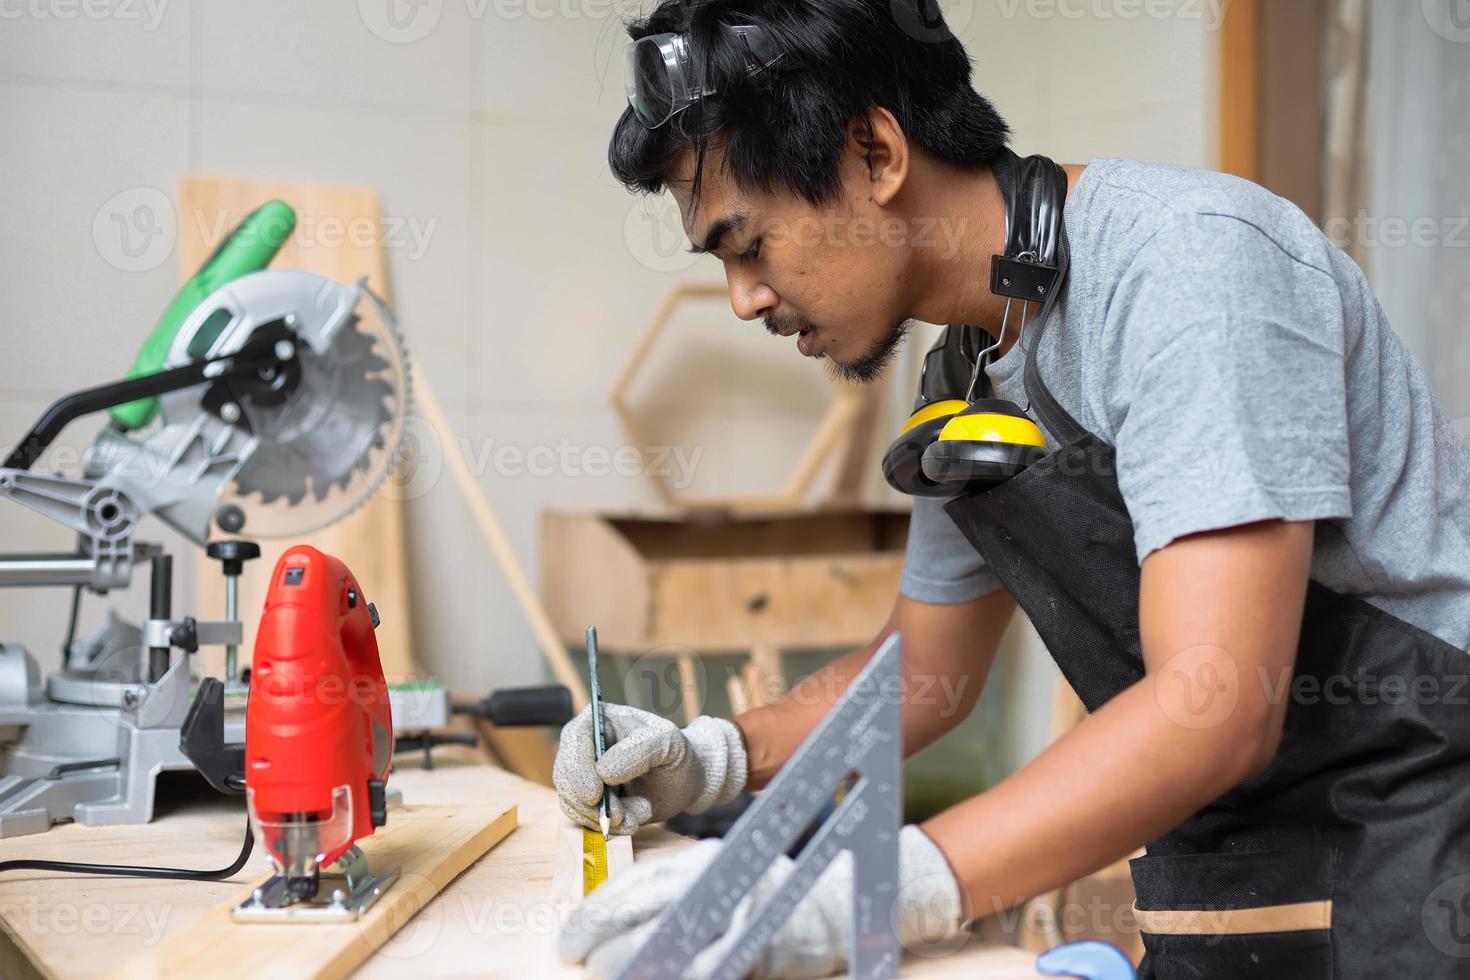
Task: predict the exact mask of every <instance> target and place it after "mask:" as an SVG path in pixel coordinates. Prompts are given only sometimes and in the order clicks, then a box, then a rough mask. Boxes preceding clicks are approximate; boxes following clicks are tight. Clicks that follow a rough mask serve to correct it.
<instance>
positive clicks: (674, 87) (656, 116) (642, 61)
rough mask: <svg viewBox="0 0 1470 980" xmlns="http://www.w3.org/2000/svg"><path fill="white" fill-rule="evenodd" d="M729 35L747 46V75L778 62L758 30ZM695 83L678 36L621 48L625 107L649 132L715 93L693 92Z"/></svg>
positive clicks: (659, 36)
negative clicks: (626, 105)
mask: <svg viewBox="0 0 1470 980" xmlns="http://www.w3.org/2000/svg"><path fill="white" fill-rule="evenodd" d="M730 31H731V32H732V33H734V34H735V35H736V36H737V37H738V38H739V39H740V43H741V44H742V45H744V47H745V50H746V60H747V62H748V67H749V71H750V72H751V74H755V73H756V72H760V71H763V70H765V69H766V68H769V67H770V66H771V65H773V64H775V63H776V62H777V61H779V60H780V57H781V56H780V54H779V53H778V52H777V51H776V50H775V46H774V45H773V44H772V43H771V40H770V38H769V37H767V35H766V32H765V31H764V30H762V29H761V28H759V27H754V26H744V25H742V26H735V27H731V28H730ZM693 79H694V69H693V66H692V64H691V58H690V55H689V42H688V40H687V39H686V38H685V37H684V35H682V34H651V35H649V36H648V37H643V38H639V39H638V40H636V41H634V42H633V43H632V44H629V45H628V46H627V47H626V48H624V49H623V88H624V90H625V91H626V92H627V96H628V105H629V106H631V107H632V109H633V112H634V114H635V115H637V117H638V119H639V121H640V122H642V123H643V125H644V126H646V127H648V128H649V129H655V128H657V127H659V126H662V125H663V124H664V123H666V122H668V121H669V119H670V118H672V117H673V116H674V115H675V114H677V113H679V112H681V111H683V110H684V109H687V108H689V106H691V105H693V104H694V103H695V102H697V101H699V99H700V98H701V97H703V96H709V95H714V94H715V91H714V89H706V90H705V91H703V92H699V91H697V90H696V87H695V86H694V84H693Z"/></svg>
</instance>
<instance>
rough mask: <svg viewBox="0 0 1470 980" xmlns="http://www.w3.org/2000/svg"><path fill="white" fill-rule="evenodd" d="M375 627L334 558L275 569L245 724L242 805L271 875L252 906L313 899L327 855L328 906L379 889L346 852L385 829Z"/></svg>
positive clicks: (384, 740) (389, 724) (300, 552)
mask: <svg viewBox="0 0 1470 980" xmlns="http://www.w3.org/2000/svg"><path fill="white" fill-rule="evenodd" d="M377 624H378V615H377V610H376V609H375V608H374V607H373V605H372V604H371V603H369V602H368V601H367V599H366V597H365V596H364V595H363V591H362V587H361V586H359V585H358V583H357V579H356V578H354V577H353V575H352V573H351V572H350V571H348V569H347V566H346V565H344V564H343V563H342V562H341V561H339V560H338V559H336V558H333V557H332V556H331V555H325V554H323V553H322V552H320V551H318V550H317V549H316V548H313V547H311V546H310V545H297V546H295V547H293V548H291V549H290V550H288V551H287V552H286V553H285V554H283V555H282V556H281V560H280V561H279V562H277V563H276V568H275V571H274V572H272V573H271V584H270V591H269V592H268V594H267V595H266V601H265V612H264V613H263V615H262V616H261V620H260V629H259V632H258V633H257V635H256V642H255V652H254V658H253V665H252V669H251V677H250V698H249V702H248V704H247V707H246V717H245V732H246V734H245V793H246V801H247V805H248V806H249V810H250V819H251V823H252V824H253V826H254V828H255V832H256V835H257V836H258V837H259V839H260V841H261V844H262V845H263V846H264V847H265V849H266V851H267V852H268V853H269V854H270V858H271V861H272V862H273V863H274V864H275V867H276V871H277V878H275V879H272V883H271V885H270V886H267V888H266V889H262V892H261V893H257V895H256V897H255V901H256V903H258V904H260V905H265V906H270V907H273V908H280V907H283V906H287V905H292V904H295V903H310V902H312V901H314V900H315V899H316V896H317V892H318V888H319V886H320V877H319V876H320V873H321V870H322V869H323V868H325V867H326V866H328V865H330V864H332V863H333V862H334V861H337V860H338V859H339V858H343V859H344V860H343V864H344V866H345V867H346V872H345V873H346V876H347V878H348V884H349V888H348V889H347V890H346V892H345V893H344V892H343V891H342V890H340V889H334V891H335V897H336V904H337V905H341V904H342V900H343V898H344V897H345V898H346V899H349V900H350V899H351V898H352V897H353V894H354V892H355V891H357V890H358V888H359V886H363V885H368V886H371V887H377V888H378V889H379V890H381V888H383V887H386V883H385V882H384V881H383V880H382V879H381V878H379V879H377V880H375V881H373V882H368V881H367V877H366V867H365V861H364V860H363V859H362V855H361V852H360V851H358V850H356V849H355V848H353V845H354V843H355V842H357V841H359V840H362V839H363V838H365V837H369V836H371V835H372V833H373V831H374V830H375V829H376V828H377V827H380V826H382V825H383V823H384V822H385V820H386V806H385V799H384V788H385V784H386V781H387V779H388V768H389V764H390V762H391V760H392V756H393V719H392V713H391V710H390V708H389V702H388V686H387V684H386V682H385V681H384V679H383V666H382V663H381V662H380V661H379V659H378V644H377V640H376V638H375V637H374V635H373V630H374V629H375V628H376V627H377ZM349 851H350V852H351V853H350V854H349ZM344 856H345V857H344ZM355 866H356V870H357V871H358V874H357V875H356V876H354V874H353V870H354V867H355ZM354 877H356V878H357V879H358V880H357V881H354V880H353V879H354ZM268 890H269V893H267V891H268ZM327 904H329V905H330V904H331V903H330V902H329V903H327Z"/></svg>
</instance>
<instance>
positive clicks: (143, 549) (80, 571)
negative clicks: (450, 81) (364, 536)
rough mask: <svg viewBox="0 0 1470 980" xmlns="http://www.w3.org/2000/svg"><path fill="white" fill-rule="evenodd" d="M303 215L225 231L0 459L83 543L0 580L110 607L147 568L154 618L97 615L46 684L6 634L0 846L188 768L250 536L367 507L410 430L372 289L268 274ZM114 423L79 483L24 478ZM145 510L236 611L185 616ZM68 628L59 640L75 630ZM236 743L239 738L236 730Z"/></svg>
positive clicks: (230, 644) (254, 217)
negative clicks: (116, 376)
mask: <svg viewBox="0 0 1470 980" xmlns="http://www.w3.org/2000/svg"><path fill="white" fill-rule="evenodd" d="M294 225H295V215H294V212H292V210H291V208H290V207H289V206H288V205H286V204H284V203H283V202H280V201H272V202H270V203H268V204H266V205H264V206H263V207H261V208H260V209H258V210H257V211H255V212H254V213H253V214H251V215H250V217H249V218H247V219H246V220H245V221H244V222H242V224H241V225H240V226H239V227H238V228H236V229H235V230H234V232H232V233H231V234H230V236H229V237H228V238H226V240H225V241H224V242H223V243H222V244H221V245H220V246H219V248H218V249H217V250H216V251H215V253H214V254H213V255H212V256H211V257H210V258H209V260H208V261H207V262H206V263H205V264H204V266H203V267H202V268H201V269H200V270H199V272H198V273H197V274H196V275H195V276H194V277H192V278H191V279H190V281H189V282H188V283H187V284H186V285H185V286H184V288H183V289H182V290H181V291H180V293H179V294H178V296H176V297H175V298H174V300H173V302H172V303H171V304H170V305H169V307H168V309H167V310H166V311H165V313H164V315H163V318H162V319H161V320H160V322H159V324H158V326H157V327H156V328H155V330H154V332H153V334H152V335H151V336H150V337H149V339H148V341H147V343H146V344H145V345H144V347H143V349H142V351H141V352H140V354H139V355H138V360H137V362H136V363H135V365H134V367H133V370H132V371H131V372H130V374H129V376H128V377H127V378H126V379H124V380H122V381H116V382H113V383H110V384H104V385H100V386H98V387H95V388H88V389H86V390H84V391H79V392H76V393H75V394H72V395H69V396H67V397H65V398H63V399H61V400H60V401H58V402H57V403H56V404H54V405H52V406H51V407H50V408H49V409H48V410H47V411H46V412H45V414H44V415H42V417H41V419H40V420H39V421H38V422H37V423H36V424H35V426H34V427H33V428H32V429H31V431H30V432H29V433H27V434H26V435H25V436H24V437H23V438H22V439H21V440H20V442H19V443H18V444H17V445H16V447H15V449H14V450H13V451H12V452H11V454H10V456H9V458H8V459H6V460H5V463H4V466H3V467H0V497H6V498H9V499H11V500H13V501H15V502H17V503H20V504H23V505H25V506H26V507H29V508H31V509H32V510H36V511H39V512H40V513H42V514H45V515H46V516H48V517H51V518H52V519H54V520H57V521H59V522H61V523H62V524H65V525H67V526H68V527H70V528H72V529H73V530H74V531H75V532H76V533H77V536H78V545H77V549H76V550H75V551H74V552H66V553H59V554H42V555H37V554H26V555H19V554H12V555H4V554H0V586H47V587H69V588H72V589H73V590H74V596H73V616H72V628H71V629H72V630H74V629H75V621H76V616H75V608H76V602H77V601H79V600H80V597H81V594H82V592H83V590H86V591H90V592H93V593H96V594H99V595H105V594H107V593H108V592H109V591H111V590H113V589H122V588H126V587H128V586H129V585H130V584H131V582H132V576H133V571H134V569H135V568H136V567H138V566H140V565H142V566H146V568H147V569H148V572H149V576H150V583H149V584H150V600H151V601H150V605H149V618H148V619H147V620H146V621H145V622H143V623H141V624H133V623H129V622H126V621H125V620H124V619H122V618H121V617H119V616H118V615H116V614H115V613H113V612H109V616H108V620H107V622H106V624H105V625H104V626H103V627H102V628H101V629H100V630H99V631H98V632H97V633H95V634H94V635H92V636H91V637H89V638H87V639H84V640H80V641H76V640H75V638H74V637H73V636H71V635H68V636H67V639H66V642H65V643H64V644H63V646H64V662H63V664H62V666H61V669H59V670H56V671H55V672H53V673H51V674H50V675H49V676H46V677H44V678H43V676H42V671H41V669H40V667H39V665H38V663H37V661H36V659H35V658H34V657H33V656H32V655H31V654H30V653H29V652H28V651H26V650H25V649H24V648H23V647H21V646H20V645H18V644H14V643H3V642H0V726H13V727H9V728H6V727H0V734H4V735H6V736H7V737H8V745H7V751H6V752H5V756H4V760H3V765H0V772H3V773H4V776H3V777H0V838H4V837H10V836H14V835H17V834H28V833H36V832H39V831H43V830H46V829H47V828H48V827H49V826H51V824H52V823H54V822H57V821H63V820H75V821H77V822H80V823H85V824H111V823H142V822H146V821H147V820H149V819H151V817H152V813H153V798H154V781H155V778H156V777H157V775H158V774H159V773H160V772H162V771H164V770H172V769H189V768H192V766H191V764H190V762H189V760H188V759H186V758H185V756H184V755H183V753H182V752H181V751H180V745H179V728H180V725H181V723H182V722H183V720H184V717H185V714H186V713H187V712H188V710H189V707H190V703H191V701H192V700H193V697H194V693H195V687H196V686H197V682H196V681H195V680H193V679H191V676H190V660H191V658H190V657H189V656H188V654H191V653H194V652H195V651H197V650H198V649H199V648H200V647H201V646H210V645H214V646H222V647H225V648H226V652H227V670H226V673H227V674H228V675H229V676H228V677H227V679H226V680H227V681H230V680H233V679H234V675H235V673H236V670H235V663H234V660H235V657H234V651H235V648H236V646H237V645H238V644H239V643H240V640H241V628H240V622H239V619H238V613H237V610H236V604H235V601H234V599H235V580H236V577H237V576H238V575H239V574H240V571H241V569H242V566H243V564H244V563H245V562H246V561H248V560H249V559H251V558H253V557H255V556H256V555H258V554H259V549H258V547H257V546H255V545H254V544H252V543H251V542H249V541H233V540H217V541H214V542H209V538H210V535H211V532H212V530H215V529H217V530H218V531H221V532H224V533H225V534H226V535H245V536H248V537H249V538H258V537H279V536H284V535H300V534H304V533H306V532H308V531H311V530H314V529H317V528H320V527H323V526H325V525H328V524H330V523H332V522H333V521H336V520H338V519H339V518H341V517H342V516H344V515H345V514H347V513H348V512H350V511H352V510H353V509H355V508H356V507H358V506H360V505H361V504H362V503H364V502H365V501H366V500H367V499H368V498H369V497H370V496H371V495H372V494H373V492H374V491H375V490H376V488H377V487H378V486H379V484H380V483H381V481H382V480H383V479H384V478H385V477H386V475H387V474H388V473H389V471H390V470H391V468H392V467H393V466H394V465H395V464H396V463H397V456H398V453H399V450H400V446H401V443H402V439H403V431H404V420H405V416H406V414H407V410H408V399H409V385H408V369H407V361H406V355H405V353H404V348H403V344H402V342H401V340H400V337H399V334H398V331H397V328H396V326H395V325H394V322H393V318H392V315H391V313H390V312H389V310H388V309H387V307H386V306H385V305H384V303H383V302H382V300H380V299H379V298H378V297H377V296H375V295H374V294H373V293H372V291H371V290H370V289H368V287H367V285H366V283H365V282H364V281H358V282H355V283H341V282H336V281H333V280H331V279H327V278H323V277H321V276H317V275H312V274H310V273H306V272H298V271H279V270H266V269H265V266H266V265H267V264H268V263H269V262H270V260H271V258H273V257H274V255H275V254H276V252H277V251H278V250H279V249H280V247H281V246H282V245H283V244H284V243H285V242H286V240H287V239H288V238H289V236H290V233H291V231H292V230H293V228H294ZM102 411H107V412H108V413H109V414H110V419H109V421H108V424H107V425H106V427H104V428H103V429H102V431H101V432H100V433H99V434H98V436H97V437H96V440H95V441H94V442H93V444H92V446H91V448H90V449H89V450H88V451H87V453H86V455H85V458H84V461H83V466H82V473H81V475H80V476H79V477H71V476H62V475H50V474H45V473H40V472H37V471H36V470H35V466H36V464H37V462H38V461H39V460H41V459H42V457H43V454H44V453H45V451H46V449H47V447H48V446H49V445H51V443H52V442H53V440H54V439H55V438H56V436H57V435H58V434H59V433H60V432H61V430H62V428H63V427H65V426H66V425H67V424H68V423H70V422H72V421H73V420H75V419H77V418H80V417H81V416H83V415H87V414H91V413H95V412H102ZM148 514H152V515H153V516H155V517H157V518H159V519H160V520H162V521H163V522H164V523H165V524H167V525H169V526H170V527H172V528H174V529H175V530H177V531H178V532H179V533H181V534H182V535H184V536H185V537H186V538H188V539H189V540H190V541H192V542H194V543H196V544H198V545H200V546H207V548H208V551H207V553H208V555H209V556H210V557H212V558H215V559H217V560H219V561H220V562H221V563H222V565H223V571H224V573H225V579H226V615H225V618H224V619H221V620H200V619H196V618H194V617H192V616H178V615H176V612H175V609H174V603H173V597H172V556H171V555H169V554H167V553H165V551H164V550H163V548H162V547H160V546H159V545H157V544H151V543H146V542H143V541H140V540H137V539H136V538H135V532H136V530H137V527H138V524H139V522H140V521H141V520H142V518H143V517H144V516H145V515H148ZM69 632H70V631H69ZM234 725H235V729H234V731H233V732H232V733H230V738H231V740H232V741H239V740H240V736H241V728H242V727H243V726H242V724H241V723H240V722H238V721H237V722H235V723H234Z"/></svg>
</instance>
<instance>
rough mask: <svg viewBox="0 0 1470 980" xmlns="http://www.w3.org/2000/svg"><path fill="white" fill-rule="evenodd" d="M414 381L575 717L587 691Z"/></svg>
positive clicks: (435, 406) (450, 436)
mask: <svg viewBox="0 0 1470 980" xmlns="http://www.w3.org/2000/svg"><path fill="white" fill-rule="evenodd" d="M414 377H415V378H416V379H417V380H416V381H415V384H416V386H417V388H418V392H419V394H418V410H419V412H420V413H421V414H422V415H423V417H424V421H425V422H427V423H428V424H429V427H430V428H431V429H433V430H434V431H435V432H437V433H439V444H440V446H441V447H442V448H443V451H444V460H445V462H447V463H448V464H449V472H450V473H451V474H453V476H454V482H455V484H456V485H457V486H458V487H459V492H460V495H461V496H463V497H464V502H465V504H466V506H468V507H469V509H470V515H471V516H472V517H474V519H475V524H476V526H477V527H479V529H480V534H481V536H482V537H483V538H484V539H485V544H486V545H487V546H488V547H489V548H490V555H491V557H493V558H494V559H495V563H496V564H497V565H499V566H500V571H501V574H503V575H504V576H505V581H506V583H507V584H508V585H509V586H510V590H511V593H512V594H513V595H514V596H515V600H516V604H517V605H518V606H520V607H521V613H522V615H524V616H525V617H526V622H527V623H529V624H530V626H531V632H532V633H534V634H535V635H536V643H537V645H538V646H540V647H541V655H542V656H543V657H544V658H545V659H546V663H547V664H548V665H549V666H550V667H551V672H552V674H554V675H555V676H556V679H557V682H558V683H561V684H565V685H566V687H567V689H568V690H570V691H571V692H572V703H573V705H574V706H575V707H576V708H577V710H578V711H580V710H581V709H583V708H585V707H586V706H587V686H586V685H585V684H583V683H582V676H581V675H580V674H578V673H577V669H576V668H575V667H573V666H572V661H571V658H570V657H568V656H567V651H566V647H564V646H562V643H561V640H560V639H559V638H558V637H557V635H556V627H554V626H553V625H552V624H551V617H550V616H548V615H547V614H546V607H545V606H543V605H542V604H541V599H540V597H539V596H537V595H536V591H535V590H534V589H532V588H531V580H530V578H529V577H528V576H527V575H526V570H525V568H524V566H522V565H521V560H520V558H518V557H517V556H516V553H515V549H514V548H512V547H511V546H510V539H509V538H508V537H506V535H505V526H504V525H503V524H501V522H500V516H499V515H498V514H496V513H495V508H494V507H492V506H491V504H490V498H489V497H488V496H487V495H486V494H485V488H484V487H482V486H480V482H479V481H478V480H476V479H475V475H474V473H473V472H471V470H470V464H469V461H468V460H467V459H465V455H464V449H463V447H462V446H461V445H460V442H459V439H458V438H457V437H456V436H455V434H454V429H453V427H452V426H450V424H449V419H448V418H447V417H446V416H445V415H444V411H443V409H441V408H440V407H439V399H437V398H436V397H434V392H433V390H432V389H431V388H430V387H429V385H428V383H427V382H426V381H425V380H424V378H423V376H422V374H420V373H419V372H415V374H414Z"/></svg>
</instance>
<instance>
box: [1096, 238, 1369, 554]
mask: <svg viewBox="0 0 1470 980" xmlns="http://www.w3.org/2000/svg"><path fill="white" fill-rule="evenodd" d="M1107 319H1108V322H1107V323H1106V325H1105V329H1104V330H1103V331H1102V332H1101V334H1100V337H1101V341H1100V343H1101V344H1102V345H1103V347H1104V350H1103V354H1102V364H1103V366H1104V369H1105V370H1108V371H1113V372H1116V374H1115V375H1114V383H1113V384H1110V385H1108V386H1107V387H1108V388H1109V389H1110V394H1109V395H1108V396H1107V402H1108V413H1109V418H1110V421H1111V422H1112V423H1113V428H1114V437H1115V445H1116V448H1117V466H1118V485H1119V489H1120V490H1121V491H1122V494H1123V499H1124V501H1125V502H1126V503H1127V506H1128V512H1129V515H1130V516H1131V517H1132V520H1133V526H1134V543H1135V545H1136V549H1137V552H1138V560H1139V561H1140V562H1142V561H1143V559H1144V558H1145V557H1146V556H1147V555H1148V554H1149V553H1150V552H1152V551H1154V550H1156V549H1158V548H1162V547H1164V546H1165V545H1167V544H1169V543H1170V542H1171V541H1173V540H1175V539H1176V538H1179V537H1182V536H1184V535H1187V534H1194V533H1198V532H1201V531H1210V530H1217V529H1220V528H1226V527H1234V526H1237V525H1241V524H1249V523H1252V522H1254V521H1261V520H1270V519H1280V520H1287V521H1305V520H1319V519H1329V518H1343V517H1349V516H1351V513H1352V506H1351V500H1350V496H1349V490H1348V472H1349V462H1350V458H1349V451H1348V424H1349V423H1348V417H1347V394H1346V382H1345V378H1346V370H1345V351H1344V346H1345V344H1344V326H1343V322H1344V315H1343V311H1342V301H1341V298H1340V296H1339V294H1338V291H1337V288H1336V286H1335V284H1334V280H1333V279H1332V277H1331V276H1330V275H1329V274H1328V273H1326V272H1324V271H1323V270H1322V269H1320V268H1318V267H1317V266H1316V265H1313V264H1309V263H1308V262H1306V261H1303V260H1301V259H1299V258H1297V257H1295V256H1294V255H1292V254H1291V253H1289V252H1287V251H1286V250H1285V249H1284V248H1283V247H1282V246H1281V245H1279V244H1278V243H1277V242H1276V241H1275V240H1273V239H1272V238H1270V237H1268V236H1267V235H1266V234H1265V233H1263V232H1262V231H1260V230H1259V229H1257V228H1256V227H1255V226H1254V225H1251V224H1249V223H1247V222H1245V221H1242V220H1241V219H1239V218H1236V217H1230V216H1225V215H1199V214H1196V215H1192V216H1188V217H1179V218H1177V219H1176V220H1174V221H1172V222H1170V223H1168V224H1166V225H1165V226H1164V227H1163V228H1162V229H1161V230H1160V231H1159V233H1158V234H1157V235H1155V237H1154V238H1153V239H1152V240H1151V241H1150V242H1149V243H1148V244H1147V245H1145V246H1144V247H1143V249H1141V250H1140V252H1139V254H1138V255H1137V256H1136V257H1135V259H1134V260H1133V261H1132V262H1131V263H1130V265H1129V269H1128V272H1127V273H1126V274H1125V276H1124V277H1123V279H1122V281H1121V282H1120V283H1119V286H1118V291H1117V293H1116V294H1115V296H1114V297H1113V302H1112V303H1111V304H1110V307H1109V313H1108V318H1107Z"/></svg>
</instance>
